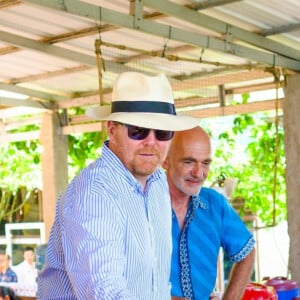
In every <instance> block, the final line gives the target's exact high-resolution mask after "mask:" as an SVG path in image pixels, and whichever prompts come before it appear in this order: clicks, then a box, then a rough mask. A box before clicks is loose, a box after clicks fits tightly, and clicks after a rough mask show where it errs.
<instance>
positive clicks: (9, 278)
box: [0, 268, 18, 282]
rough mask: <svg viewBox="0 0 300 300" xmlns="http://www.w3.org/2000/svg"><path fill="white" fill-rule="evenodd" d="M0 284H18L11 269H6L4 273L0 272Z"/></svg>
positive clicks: (15, 275)
mask: <svg viewBox="0 0 300 300" xmlns="http://www.w3.org/2000/svg"><path fill="white" fill-rule="evenodd" d="M0 282H18V277H17V274H16V273H15V272H14V271H13V270H12V269H11V268H7V270H6V271H5V273H1V272H0Z"/></svg>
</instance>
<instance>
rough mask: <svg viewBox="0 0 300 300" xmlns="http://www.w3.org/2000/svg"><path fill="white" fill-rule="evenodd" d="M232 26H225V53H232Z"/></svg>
mask: <svg viewBox="0 0 300 300" xmlns="http://www.w3.org/2000/svg"><path fill="white" fill-rule="evenodd" d="M232 37H233V35H232V26H231V25H229V24H227V26H226V34H225V52H227V53H231V54H232V53H233V49H232Z"/></svg>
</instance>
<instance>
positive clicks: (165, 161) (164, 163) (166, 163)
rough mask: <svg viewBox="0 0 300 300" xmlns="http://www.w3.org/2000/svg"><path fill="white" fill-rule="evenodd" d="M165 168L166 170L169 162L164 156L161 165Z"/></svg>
mask: <svg viewBox="0 0 300 300" xmlns="http://www.w3.org/2000/svg"><path fill="white" fill-rule="evenodd" d="M161 166H162V167H163V168H164V169H165V170H168V167H169V162H168V158H166V159H165V160H164V161H163V163H162V165H161Z"/></svg>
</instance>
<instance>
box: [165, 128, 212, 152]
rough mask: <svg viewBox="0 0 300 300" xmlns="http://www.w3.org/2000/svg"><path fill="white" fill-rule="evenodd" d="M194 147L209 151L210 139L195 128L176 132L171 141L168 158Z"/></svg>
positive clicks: (201, 129)
mask: <svg viewBox="0 0 300 300" xmlns="http://www.w3.org/2000/svg"><path fill="white" fill-rule="evenodd" d="M195 145H198V146H199V147H200V148H209V151H211V144H210V137H209V135H208V134H207V132H206V131H205V130H204V129H203V128H201V127H199V126H197V127H195V128H192V129H189V130H184V131H177V132H175V134H174V137H173V139H172V142H171V145H170V149H169V153H168V156H173V155H174V154H175V153H178V151H180V150H181V151H182V150H183V149H184V148H188V147H190V146H195Z"/></svg>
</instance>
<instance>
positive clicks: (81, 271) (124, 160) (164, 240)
mask: <svg viewBox="0 0 300 300" xmlns="http://www.w3.org/2000/svg"><path fill="white" fill-rule="evenodd" d="M87 114H88V115H89V116H90V117H92V118H94V119H98V120H106V121H107V129H108V136H109V140H108V141H105V142H104V145H103V150H102V155H101V158H99V159H97V160H96V161H95V162H94V163H92V164H91V165H90V166H88V167H87V168H85V169H84V170H82V172H81V173H80V174H79V175H78V176H76V177H75V178H74V179H73V180H72V182H71V183H70V185H69V186H68V188H67V190H66V192H65V193H64V194H63V195H62V196H61V197H60V198H59V200H58V202H57V207H56V217H55V222H54V224H53V227H52V230H51V234H50V239H49V243H48V249H47V258H46V263H45V267H44V269H43V270H42V272H41V273H40V275H39V281H38V298H39V299H59V300H63V299H89V300H90V299H97V300H100V299H105V300H110V299H118V300H120V299H136V300H142V299H145V300H167V299H170V285H169V276H170V259H171V250H172V245H171V206H170V196H169V190H168V185H167V181H166V177H165V174H164V172H163V171H162V170H161V169H160V166H161V163H162V162H163V161H164V159H165V157H166V154H167V151H168V148H169V143H170V140H171V138H172V137H173V134H174V131H179V130H185V129H189V128H193V127H196V126H197V125H198V122H199V120H197V119H195V118H191V117H188V116H178V115H176V113H175V108H174V100H173V95H172V89H171V87H170V84H169V82H168V80H167V78H166V77H165V76H164V75H159V76H154V77H149V76H145V75H143V74H140V73H136V72H126V73H123V74H121V75H120V76H119V77H118V78H117V80H116V81H115V83H114V86H113V93H112V105H111V106H108V107H105V106H101V107H97V108H94V109H90V110H88V112H87Z"/></svg>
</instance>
